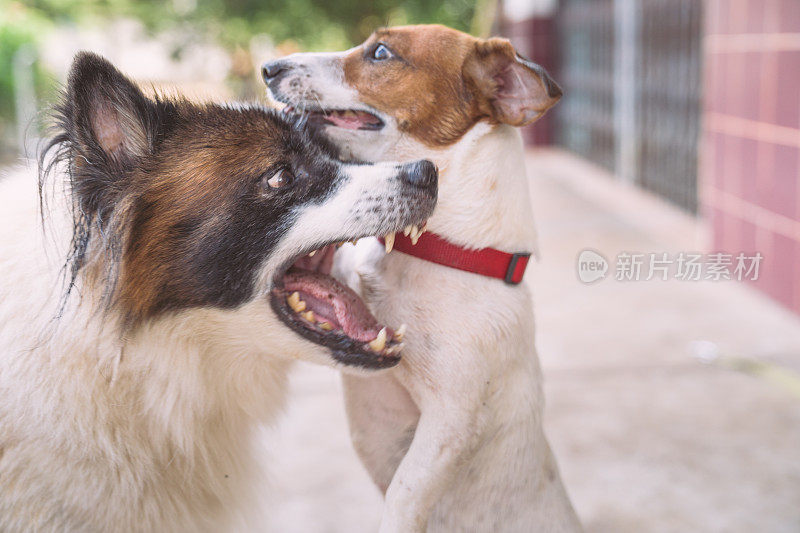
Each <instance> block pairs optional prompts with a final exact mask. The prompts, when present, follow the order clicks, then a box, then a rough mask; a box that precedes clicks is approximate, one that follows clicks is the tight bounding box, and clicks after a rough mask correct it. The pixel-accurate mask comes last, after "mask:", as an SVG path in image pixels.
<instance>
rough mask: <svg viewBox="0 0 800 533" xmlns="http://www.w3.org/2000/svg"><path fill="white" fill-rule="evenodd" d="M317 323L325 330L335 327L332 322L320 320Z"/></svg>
mask: <svg viewBox="0 0 800 533" xmlns="http://www.w3.org/2000/svg"><path fill="white" fill-rule="evenodd" d="M317 325H318V326H319V328H320V329H323V330H325V331H331V330H332V329H333V324H331V323H330V322H320V323H319V324H317Z"/></svg>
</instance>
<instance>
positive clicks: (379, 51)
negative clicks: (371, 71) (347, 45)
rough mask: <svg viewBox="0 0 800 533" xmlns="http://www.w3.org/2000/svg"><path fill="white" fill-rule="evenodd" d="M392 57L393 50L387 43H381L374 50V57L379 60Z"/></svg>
mask: <svg viewBox="0 0 800 533" xmlns="http://www.w3.org/2000/svg"><path fill="white" fill-rule="evenodd" d="M390 57H392V52H391V50H389V49H388V48H387V47H386V45H383V44H379V45H378V46H377V47H375V50H373V51H372V59H375V60H377V61H383V60H384V59H389V58H390Z"/></svg>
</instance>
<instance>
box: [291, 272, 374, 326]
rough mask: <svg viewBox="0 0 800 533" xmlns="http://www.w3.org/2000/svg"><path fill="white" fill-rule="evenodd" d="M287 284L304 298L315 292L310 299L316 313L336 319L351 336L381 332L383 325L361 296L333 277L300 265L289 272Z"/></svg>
mask: <svg viewBox="0 0 800 533" xmlns="http://www.w3.org/2000/svg"><path fill="white" fill-rule="evenodd" d="M283 284H284V288H285V289H286V291H287V293H289V294H291V293H293V292H295V291H297V292H299V293H300V298H301V299H303V296H304V295H307V296H311V298H309V300H310V301H309V303H310V304H311V308H312V309H313V310H315V313H319V314H320V315H321V317H326V318H331V319H335V321H336V322H337V324H338V326H339V327H340V328H341V329H342V330H343V331H344V333H345V335H347V336H348V337H350V338H353V339H356V340H358V341H361V342H369V341H371V340H373V339H374V338H375V337H377V336H378V332H380V330H381V326H380V324H378V321H377V320H375V317H374V316H372V313H370V312H369V309H367V306H366V305H365V304H364V302H363V301H362V300H361V298H359V297H358V295H357V294H356V293H355V292H353V291H352V290H351V289H350V288H349V287H345V286H344V285H342V284H340V283H339V282H337V281H336V280H335V279H333V278H332V277H330V276H326V275H325V274H320V273H317V272H311V271H308V270H299V269H298V270H292V271H290V272H288V273H287V274H286V275H285V276H284V277H283ZM331 315H332V316H331Z"/></svg>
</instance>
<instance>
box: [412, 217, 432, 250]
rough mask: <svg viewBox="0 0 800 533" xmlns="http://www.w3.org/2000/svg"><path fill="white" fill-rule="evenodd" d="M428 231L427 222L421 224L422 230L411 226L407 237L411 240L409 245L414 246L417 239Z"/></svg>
mask: <svg viewBox="0 0 800 533" xmlns="http://www.w3.org/2000/svg"><path fill="white" fill-rule="evenodd" d="M427 229H428V222H427V221H426V222H423V223H422V228H420V227H419V226H417V225H416V224H414V225H413V226H411V231H410V232H409V237H410V238H411V244H412V245H416V244H417V241H418V240H419V238H420V237H421V236H422V234H423V233H425V232H426V231H427Z"/></svg>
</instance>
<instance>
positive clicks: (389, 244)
mask: <svg viewBox="0 0 800 533" xmlns="http://www.w3.org/2000/svg"><path fill="white" fill-rule="evenodd" d="M383 242H384V244H385V245H386V253H387V254H388V253H389V252H391V251H392V248H394V233H389V234H388V235H386V236H385V237H384V238H383Z"/></svg>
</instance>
